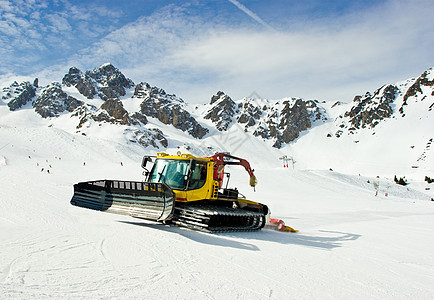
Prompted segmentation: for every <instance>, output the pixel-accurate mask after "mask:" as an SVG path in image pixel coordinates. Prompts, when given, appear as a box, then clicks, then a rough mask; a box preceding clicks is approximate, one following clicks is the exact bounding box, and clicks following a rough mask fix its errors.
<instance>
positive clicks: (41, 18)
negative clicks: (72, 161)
mask: <svg viewBox="0 0 434 300" xmlns="http://www.w3.org/2000/svg"><path fill="white" fill-rule="evenodd" d="M433 11H434V1H431V0H413V1H397V0H378V1H370V0H367V1H366V0H365V1H328V0H303V1H301V0H287V1H285V0H267V1H258V0H214V1H166V0H159V1H153V0H150V1H139V0H135V1H134V0H133V1H105V0H96V1H72V0H70V1H67V0H56V1H54V0H53V1H38V0H27V1H23V0H22V1H19V0H15V1H12V0H11V1H9V0H0V57H1V59H0V85H1V86H4V85H6V84H7V83H10V81H11V80H12V79H13V78H16V77H18V78H20V79H27V80H31V79H32V78H34V77H38V78H39V79H40V83H41V84H48V83H49V82H50V81H53V80H55V81H61V79H62V77H63V75H64V74H65V73H67V71H68V69H69V67H71V66H76V67H78V68H80V69H81V70H82V71H85V70H89V69H93V68H94V67H97V66H99V65H101V64H103V63H105V62H111V63H112V64H113V65H115V66H116V67H117V68H119V69H120V70H121V71H122V72H123V73H124V74H125V75H126V76H127V77H129V78H131V79H133V81H134V82H136V83H139V82H141V81H146V82H149V83H150V84H151V85H156V86H159V87H161V88H163V89H165V90H166V91H167V92H168V93H174V94H176V95H178V96H180V97H182V98H183V99H184V100H186V101H187V102H192V103H205V102H208V101H209V100H210V98H211V96H212V95H213V94H215V93H216V92H217V91H219V90H223V91H225V92H226V93H227V94H228V95H230V96H231V97H232V98H234V99H240V98H242V97H245V96H249V95H250V94H252V93H253V92H255V93H256V94H258V95H260V96H262V97H263V98H269V99H279V98H283V97H302V98H307V99H319V100H330V101H333V100H341V101H345V102H349V101H351V100H352V99H353V97H354V96H355V95H356V94H362V93H364V92H366V91H368V90H370V91H372V90H374V89H376V88H378V87H380V86H381V85H383V84H385V83H394V82H396V81H399V80H402V79H406V78H409V77H413V76H418V75H419V74H420V73H422V72H423V71H425V70H426V69H428V68H430V67H433V66H434V51H432V49H434V18H433V17H432V12H433Z"/></svg>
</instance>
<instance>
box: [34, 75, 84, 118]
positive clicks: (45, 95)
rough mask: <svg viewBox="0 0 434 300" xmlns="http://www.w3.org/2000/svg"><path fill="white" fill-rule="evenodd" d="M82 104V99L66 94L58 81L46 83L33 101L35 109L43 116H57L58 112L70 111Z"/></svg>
mask: <svg viewBox="0 0 434 300" xmlns="http://www.w3.org/2000/svg"><path fill="white" fill-rule="evenodd" d="M82 105H84V102H83V101H79V100H77V99H76V98H74V97H72V96H69V95H68V94H66V93H65V92H64V91H63V90H62V86H61V84H60V83H58V82H53V83H51V84H50V85H48V86H47V87H46V88H45V89H44V90H43V91H42V93H41V95H40V96H39V97H38V98H37V99H36V101H35V102H34V103H33V107H34V108H35V111H36V112H37V113H38V114H40V115H41V116H42V117H43V118H48V117H58V116H59V114H60V113H62V112H64V111H69V112H72V111H74V110H75V109H76V108H77V107H79V106H82Z"/></svg>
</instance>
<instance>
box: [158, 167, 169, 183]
mask: <svg viewBox="0 0 434 300" xmlns="http://www.w3.org/2000/svg"><path fill="white" fill-rule="evenodd" d="M166 166H167V165H164V167H163V170H161V172H160V173H158V175H160V177H158V180H157V182H161V181H160V180H161V177H163V172H164V170H165V169H166ZM163 178H164V179H165V177H163ZM163 182H164V181H163Z"/></svg>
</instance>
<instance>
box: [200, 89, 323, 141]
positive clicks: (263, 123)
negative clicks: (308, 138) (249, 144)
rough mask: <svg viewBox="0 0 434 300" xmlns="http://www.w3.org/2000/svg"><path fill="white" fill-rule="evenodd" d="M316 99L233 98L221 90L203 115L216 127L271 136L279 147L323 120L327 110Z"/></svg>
mask: <svg viewBox="0 0 434 300" xmlns="http://www.w3.org/2000/svg"><path fill="white" fill-rule="evenodd" d="M317 104H318V102H317V101H313V100H303V99H298V98H287V99H282V100H278V101H271V100H265V99H252V98H244V99H242V100H240V101H237V102H234V101H233V100H232V99H231V98H230V97H229V96H227V95H226V94H224V93H223V92H218V93H217V94H216V95H215V96H213V97H212V98H211V102H210V103H209V108H208V110H207V111H206V114H205V117H204V118H205V119H210V120H211V121H212V122H213V123H214V124H215V126H216V128H217V129H218V130H219V131H225V130H227V129H228V127H229V126H230V125H231V124H237V125H238V126H241V127H242V128H243V130H244V132H246V133H249V134H252V135H253V136H256V137H260V138H262V139H264V140H272V141H273V142H274V143H273V147H275V148H282V147H283V146H284V145H285V144H288V143H290V142H292V141H294V140H295V139H296V138H298V137H299V136H300V133H301V132H302V131H305V130H307V129H309V128H311V127H312V124H313V123H314V122H316V121H319V120H322V121H326V120H327V117H326V113H325V111H324V110H323V109H321V108H320V107H319V106H318V105H317Z"/></svg>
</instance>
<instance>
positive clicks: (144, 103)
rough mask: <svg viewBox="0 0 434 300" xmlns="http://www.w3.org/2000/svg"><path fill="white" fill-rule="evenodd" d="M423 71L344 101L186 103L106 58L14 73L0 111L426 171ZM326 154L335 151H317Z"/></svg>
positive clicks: (171, 143) (426, 81) (155, 144)
mask: <svg viewBox="0 0 434 300" xmlns="http://www.w3.org/2000/svg"><path fill="white" fill-rule="evenodd" d="M433 78H434V71H433V69H428V70H427V71H425V72H424V73H423V74H422V75H421V76H419V77H417V78H412V79H408V80H405V81H402V82H398V83H395V84H387V85H384V86H383V87H381V88H379V89H378V90H376V91H375V92H372V93H371V92H367V93H366V94H365V95H363V96H356V97H354V100H353V101H352V102H351V103H342V102H335V103H326V102H320V101H318V100H305V99H301V98H293V97H288V98H284V99H280V100H267V99H261V98H259V97H256V98H252V97H247V98H243V99H240V100H233V99H232V98H231V97H230V96H229V95H227V94H225V93H224V92H222V91H219V92H218V93H216V95H214V96H212V97H211V100H210V102H209V103H206V104H202V105H196V106H193V105H191V104H188V103H187V102H185V101H184V100H183V99H181V98H179V97H177V96H176V95H171V94H168V93H166V92H165V91H164V90H163V89H162V88H158V87H153V86H151V85H150V84H149V83H147V82H140V83H138V84H135V83H134V82H133V81H132V80H131V79H128V78H126V77H125V76H124V75H123V74H122V73H121V72H120V71H119V70H118V69H117V68H115V67H114V66H113V65H111V64H109V63H107V64H103V65H101V66H100V67H98V68H95V69H93V70H89V71H86V72H84V73H83V72H82V71H80V70H79V69H77V68H75V67H72V68H70V70H69V71H68V73H67V74H65V76H64V77H63V79H62V80H61V83H60V82H52V83H50V84H49V85H47V86H38V80H37V79H35V80H34V82H33V83H30V82H21V83H17V82H14V83H12V84H11V85H10V86H8V87H4V88H3V89H2V95H1V100H0V105H4V106H5V107H7V108H8V109H2V111H1V114H2V116H3V118H4V117H6V115H10V114H16V113H17V112H18V111H20V110H21V111H27V113H29V114H33V118H40V124H41V126H51V127H53V126H54V127H57V128H60V129H62V130H66V131H67V132H69V133H74V134H81V135H86V136H89V137H91V138H92V137H94V138H100V137H103V138H104V137H107V136H110V137H113V134H115V132H116V133H117V134H119V135H120V137H123V139H124V140H125V143H137V144H139V145H141V146H143V147H144V148H147V147H151V148H152V149H154V150H152V151H160V150H162V149H166V148H169V149H171V148H174V149H176V148H183V149H186V150H188V151H190V152H193V153H197V154H204V155H208V154H212V152H215V151H231V152H233V151H234V150H235V149H234V147H233V146H230V145H228V141H225V139H227V138H228V137H229V136H231V137H232V138H233V139H238V140H241V141H243V140H246V139H249V140H254V141H255V144H259V145H261V147H265V148H266V149H269V151H271V153H274V157H277V156H282V155H289V156H291V157H292V158H293V161H295V160H297V161H298V165H299V166H300V167H303V168H317V167H319V166H321V168H324V169H329V168H333V169H340V170H341V171H345V172H349V173H358V171H357V168H358V166H359V165H360V164H363V163H364V162H369V163H370V164H371V165H372V166H373V167H372V168H370V169H371V170H372V172H375V165H377V164H382V165H383V166H384V165H388V166H389V171H390V172H393V171H394V169H396V172H398V171H399V172H405V171H406V170H408V169H410V168H422V169H424V168H428V170H432V167H431V166H432V165H433V155H432V151H430V145H431V143H432V141H433V138H434V135H433V133H432V128H433V125H434V121H433V120H434V118H433V114H434V113H433V106H434V87H433V82H434V79H433ZM102 128H104V130H102ZM107 131H111V132H112V133H111V134H107V133H106V132H107ZM234 132H235V133H234ZM312 132H315V133H314V134H312ZM239 147H242V145H237V146H236V148H239ZM273 148H274V149H273ZM277 149H279V150H278V151H276V150H277ZM390 152H394V155H390ZM329 153H334V154H336V155H333V156H332V157H325V155H329ZM373 153H374V154H373ZM394 165H395V167H394ZM381 169H382V170H384V168H381Z"/></svg>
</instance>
